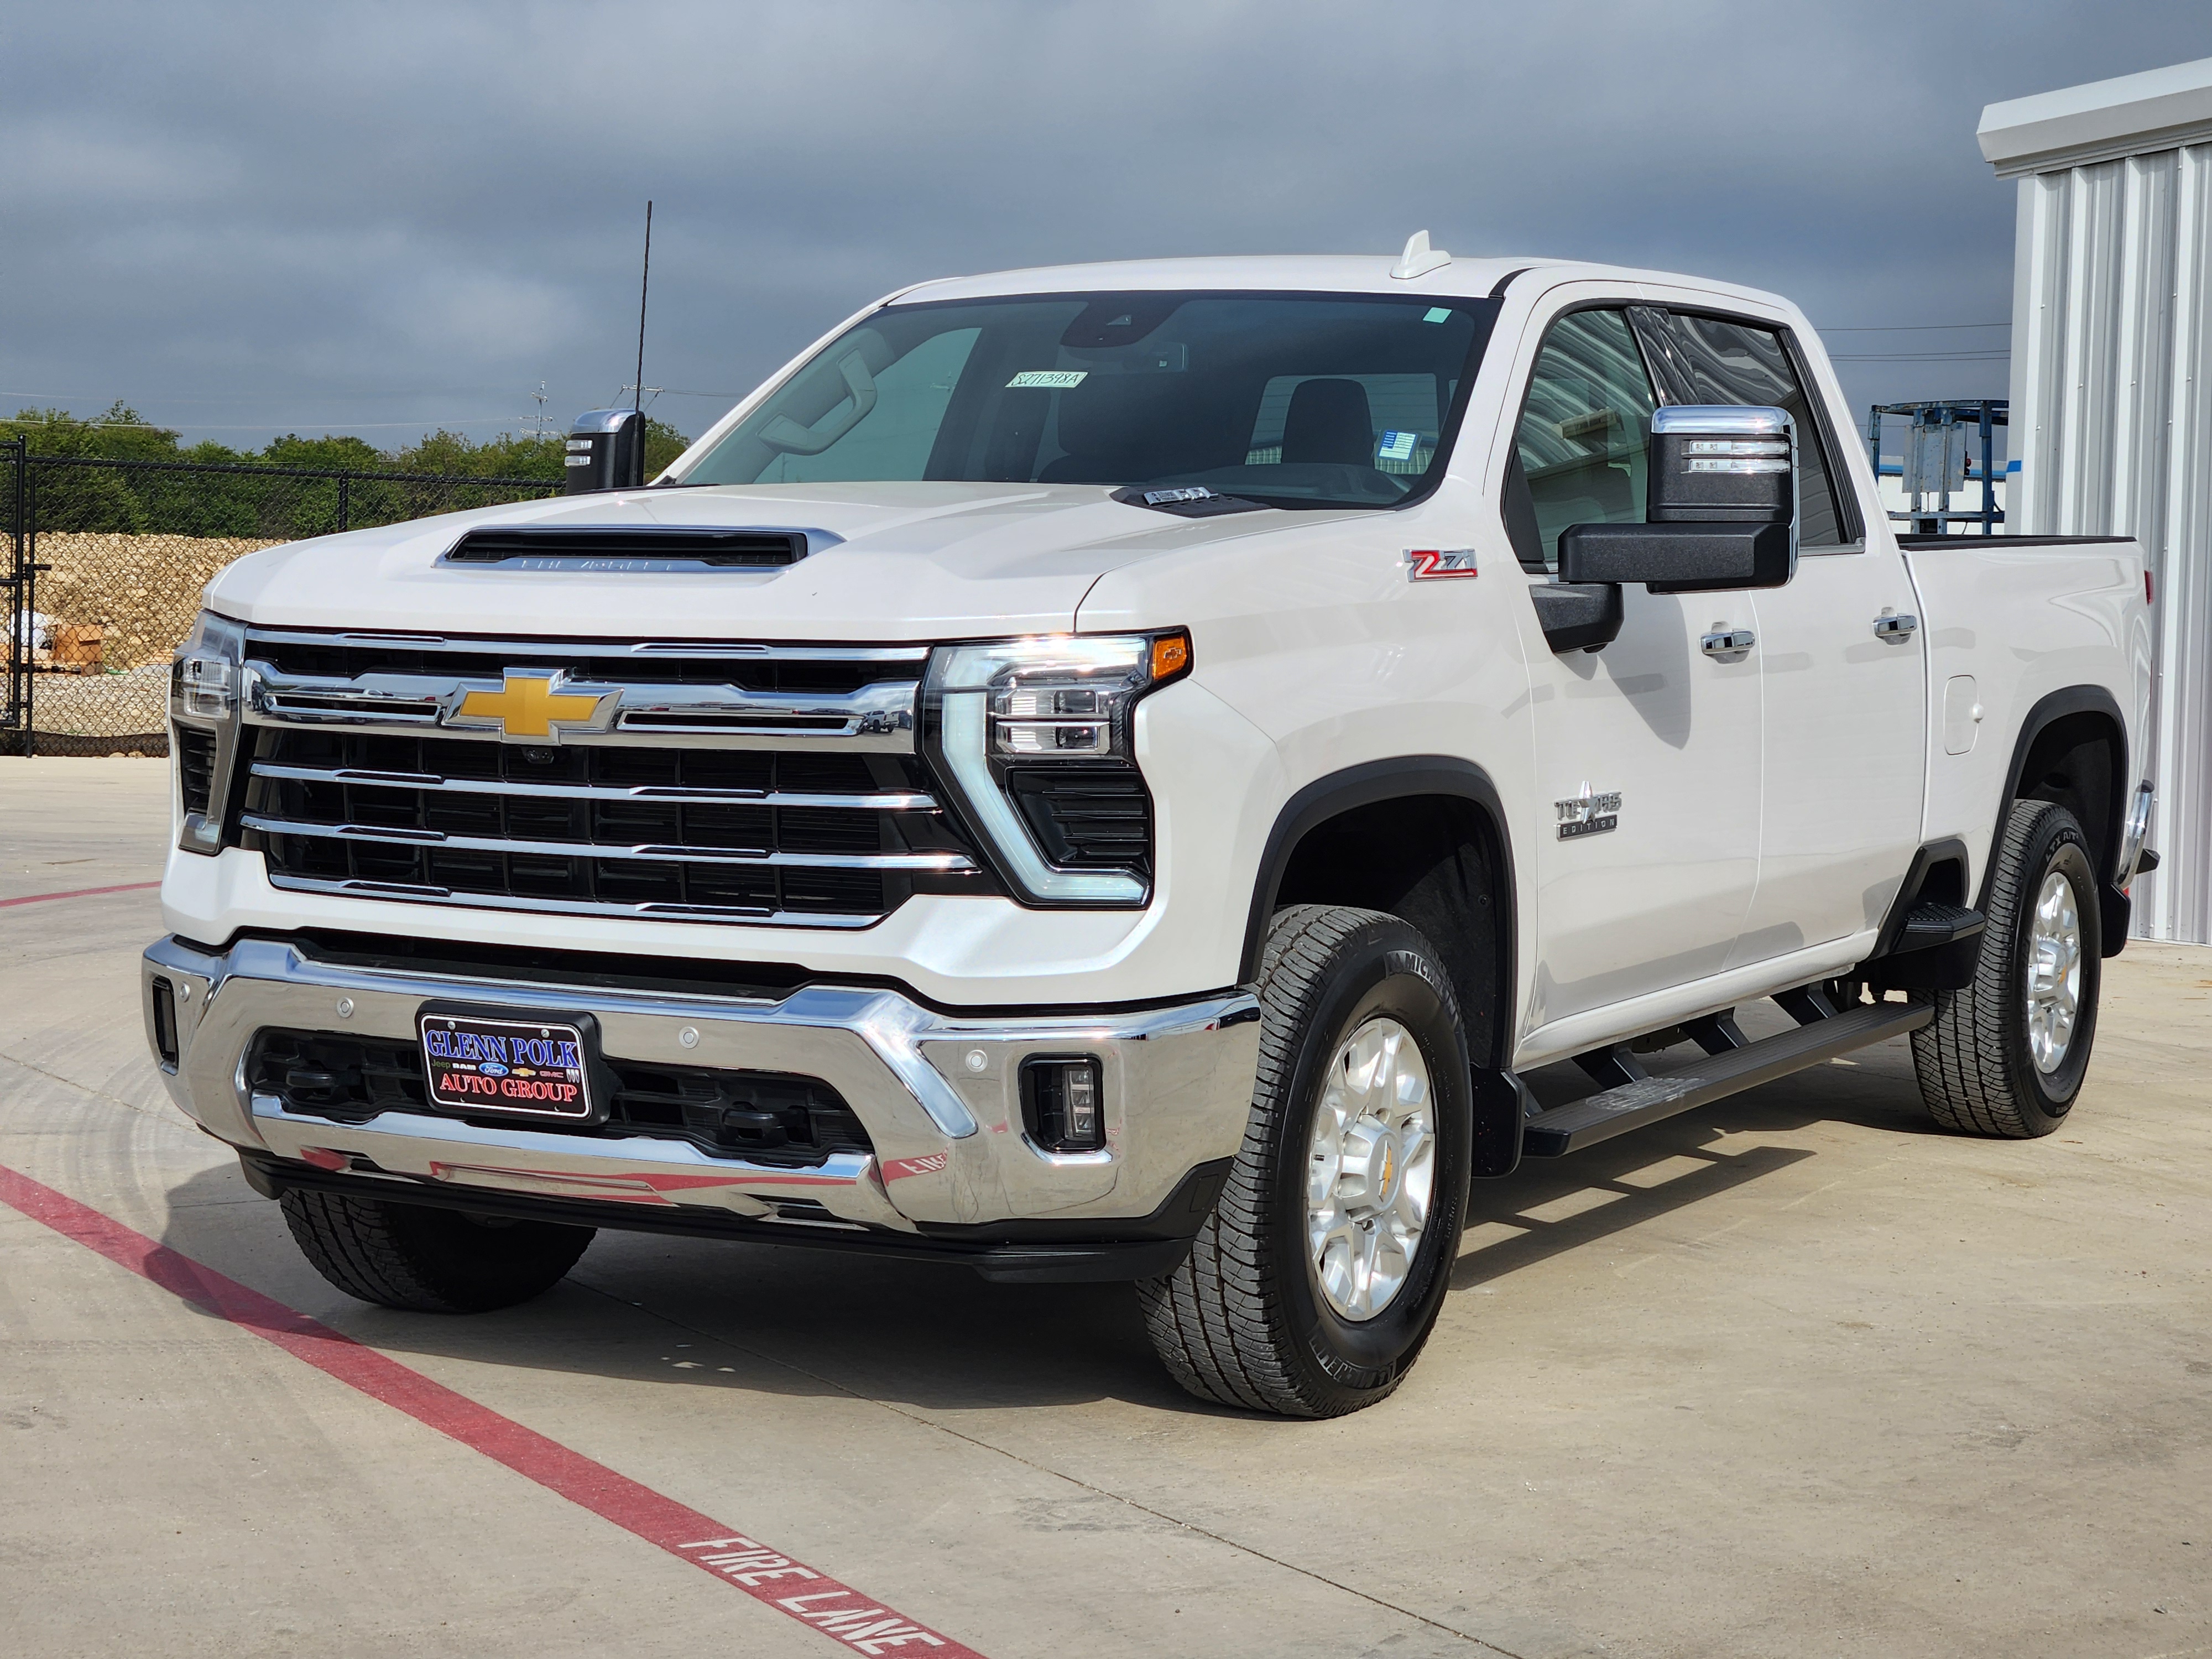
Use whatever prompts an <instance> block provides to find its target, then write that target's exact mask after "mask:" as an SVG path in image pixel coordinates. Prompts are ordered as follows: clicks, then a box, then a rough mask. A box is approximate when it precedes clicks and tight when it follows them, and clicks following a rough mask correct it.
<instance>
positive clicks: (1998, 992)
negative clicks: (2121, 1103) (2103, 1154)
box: [1912, 800, 2104, 1140]
mask: <svg viewBox="0 0 2212 1659" xmlns="http://www.w3.org/2000/svg"><path fill="white" fill-rule="evenodd" d="M2058 884H2063V887H2064V888H2065V889H2066V890H2067V895H2066V896H2070V900H2071V903H2072V905H2073V911H2074V917H2075V924H2074V927H2073V930H2072V938H2073V941H2074V946H2075V948H2074V951H2073V953H2072V958H2071V965H2072V967H2073V968H2074V969H2075V984H2076V986H2077V987H2078V989H2077V990H2076V993H2075V1012H2074V1017H2073V1019H2072V1022H2071V1026H2070V1030H2068V1031H2067V1033H2066V1036H2065V1041H2064V1043H2063V1050H2061V1051H2056V1052H2054V1050H2053V1049H2052V1048H2049V1047H2046V1048H2045V1049H2044V1051H2043V1054H2042V1056H2041V1058H2040V1059H2039V1054H2038V1050H2037V1047H2036V1030H2037V1024H2036V1022H2034V1021H2032V1020H2031V1018H2030V1013H2029V1007H2028V1000H2029V992H2030V987H2031V981H2032V978H2033V975H2034V974H2035V970H2036V957H2037V949H2038V947H2037V932H2038V922H2037V911H2038V907H2039V903H2040V902H2042V901H2043V900H2044V899H2045V897H2046V896H2047V895H2046V890H2050V895H2049V896H2057V886H2058ZM1989 894H1990V898H1989V909H1988V912H1987V918H1988V919H1987V925H1986V927H1985V928H1984V932H1983V934H1982V951H1981V958H1980V961H1979V963H1978V964H1977V966H1976V968H1975V969H1974V977H1973V981H1972V983H1971V984H1969V985H1968V986H1967V987H1966V988H1965V989H1964V990H1959V991H1937V992H1936V993H1934V997H1935V1000H1936V1018H1935V1020H1934V1021H1933V1022H1932V1023H1931V1024H1927V1025H1923V1026H1922V1027H1921V1028H1920V1029H1919V1030H1917V1031H1915V1032H1914V1033H1913V1034H1912V1066H1913V1070H1914V1072H1915V1073H1917V1075H1918V1077H1919V1079H1920V1097H1921V1099H1922V1100H1923V1101H1925V1102H1926V1103H1927V1106H1928V1110H1929V1114H1930V1115H1932V1116H1933V1117H1934V1118H1935V1120H1936V1122H1938V1123H1940V1124H1942V1126H1943V1127H1945V1128H1947V1129H1954V1130H1957V1131H1959V1132H1960V1133H1964V1134H1977V1135H1995V1136H2000V1137H2003V1138H2005V1139H2015V1140H2025V1139H2031V1138H2033V1137H2034V1136H2037V1135H2047V1134H2049V1133H2051V1131H2052V1130H2053V1129H2055V1128H2057V1127H2058V1126H2059V1125H2060V1124H2061V1123H2062V1122H2063V1121H2065V1118H2066V1114H2067V1113H2068V1112H2069V1110H2071V1109H2072V1108H2073V1105H2074V1097H2075V1095H2077V1094H2079V1093H2080V1092H2081V1079H2082V1076H2083V1074H2084V1073H2087V1070H2088V1067H2089V1049H2090V1046H2091V1044H2092V1043H2093V1042H2094V1040H2095V1038H2096V1034H2097V988H2098V980H2099V968H2100V963H2101V962H2102V960H2103V945H2104V938H2103V933H2102V929H2101V927H2100V910H2099V908H2098V895H2097V876H2096V870H2095V866H2093V864H2092V863H2091V861H2090V854H2089V843H2088V841H2087V837H2086V836H2083V835H2082V833H2081V824H2080V823H2077V822H2076V821H2075V817H2074V815H2073V814H2072V813H2071V812H2069V811H2067V810H2066V809H2065V808H2064V807H2063V806H2059V805H2054V804H2053V803H2051V802H2050V801H2042V800H2023V801H2015V802H2014V803H2013V807H2012V811H2010V812H2009V813H2008V815H2007V816H2006V818H2005V823H2004V828H2003V830H2002V832H2001V833H2000V835H1999V836H1998V837H1997V848H1996V869H1995V871H1994V872H1993V873H1992V875H1991V877H1990V887H1989ZM2054 931H2056V932H2057V933H2060V935H2061V936H2062V937H2063V933H2064V930H2063V928H2062V929H2057V930H2053V929H2051V927H2049V926H2048V924H2047V923H2046V925H2045V933H2046V934H2048V933H2051V932H2054ZM2061 977H2063V975H2061ZM2046 982H2047V981H2046ZM2046 1006H2050V1005H2048V1004H2046ZM2045 1029H2047V1027H2046V1028H2045ZM2054 1061H2055V1063H2048V1062H2054Z"/></svg>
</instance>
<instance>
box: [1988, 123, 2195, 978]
mask: <svg viewBox="0 0 2212 1659" xmlns="http://www.w3.org/2000/svg"><path fill="white" fill-rule="evenodd" d="M2019 191H2020V204H2019V224H2018V245H2017V248H2016V252H2015V265H2014V270H2015V277H2014V281H2015V292H2014V297H2013V322H2012V388H2011V390H2012V423H2011V433H2010V438H2011V443H2012V453H2014V454H2015V455H2016V456H2018V457H2019V458H2020V462H2021V474H2020V483H2019V485H2018V487H2017V489H2015V492H2014V495H2013V501H2014V503H2015V511H2014V513H2013V521H2012V523H2011V524H2010V525H2009V526H2008V528H2009V529H2011V530H2012V531H2014V532H2016V533H2020V534H2026V535H2033V534H2037V533H2042V534H2045V535H2053V534H2056V535H2128V536H2134V537H2136V538H2138V539H2139V540H2141V541H2142V544H2143V548H2144V550H2145V552H2146V553H2147V554H2148V556H2149V559H2150V563H2151V570H2152V580H2153V582H2154V590H2155V592H2156V596H2157V603H2156V605H2155V607H2154V612H2153V623H2154V627H2155V628H2156V629H2157V632H2158V641H2159V647H2158V652H2159V673H2158V685H2157V692H2156V696H2154V701H2153V709H2154V714H2153V720H2152V727H2151V731H2150V733H2149V739H2150V741H2149V747H2148V750H2147V751H2146V757H2145V758H2146V759H2147V760H2148V765H2147V766H2145V767H2144V768H2143V769H2144V770H2145V771H2147V772H2148V774H2149V775H2150V776H2151V777H2153V778H2154V780H2155V781H2157V784H2158V792H2159V793H2158V809H2157V816H2156V817H2155V818H2154V820H2153V823H2152V827H2151V835H2150V843H2149V844H2150V845H2151V846H2153V847H2154V848H2158V849H2159V852H2160V855H2161V858H2162V860H2163V863H2162V866H2161V867H2160V869H2159V870H2157V871H2156V872H2154V873H2153V874H2151V875H2148V876H2145V877H2142V878H2140V879H2139V880H2138V881H2137V882H2136V887H2135V898H2136V925H2135V930H2134V931H2135V932H2136V933H2138V934H2142V935H2144V936H2147V937H2148V938H2152V939H2180V940H2186V941H2190V942H2192V943H2196V944H2205V943H2212V143H2198V144H2183V145H2177V146H2175V147H2173V148H2171V149H2158V150H2153V151H2151V152H2150V153H2148V154H2144V155H2124V156H2121V157H2118V158H2117V159H2113V160H2110V161H2095V162H2093V163H2091V164H2089V165H2084V166H2076V167H2057V168H2054V169H2052V170H2051V171H2047V172H2038V173H2028V174H2027V175H2026V176H2024V177H2022V178H2021V179H2020V180H2019Z"/></svg>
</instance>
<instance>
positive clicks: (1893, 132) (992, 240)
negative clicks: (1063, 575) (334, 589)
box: [0, 0, 2212, 444]
mask: <svg viewBox="0 0 2212 1659" xmlns="http://www.w3.org/2000/svg"><path fill="white" fill-rule="evenodd" d="M10 11H11V15H10V16H9V19H8V20H7V21H4V22H0V89H4V91H3V92H0V147H4V148H0V154H5V155H7V156H8V158H9V160H8V163H7V165H6V166H5V167H0V404H4V405H5V406H6V407H7V408H9V409H12V408H13V407H15V405H16V404H24V403H55V404H62V405H64V406H65V407H70V408H73V409H75V410H76V411H77V412H79V413H81V414H89V413H92V412H94V411H95V410H97V409H99V408H100V407H104V406H105V405H106V403H107V402H109V401H110V400H112V399H113V398H125V399H127V400H129V401H131V402H132V403H134V404H137V406H138V407H139V408H140V409H141V410H143V412H145V413H146V414H148V415H149V416H152V417H154V418H156V419H159V420H161V421H163V422H169V423H172V424H176V425H179V426H182V427H184V428H186V433H187V436H188V437H191V436H197V435H203V434H204V435H210V436H220V437H222V438H223V439H224V440H225V441H229V442H233V443H239V444H251V443H258V442H259V441H262V440H263V439H265V438H266V437H267V436H268V435H271V434H272V433H275V432H278V431H283V430H286V429H290V428H295V427H296V428H299V429H301V430H303V431H313V432H319V431H321V430H324V429H337V430H343V429H356V430H359V431H361V432H362V435H364V436H367V437H369V438H370V439H371V440H372V441H376V442H379V443H380V444H384V443H392V444H396V443H399V442H404V441H410V440H411V438H412V437H414V436H416V435H419V432H420V430H421V429H422V428H424V427H426V426H429V425H437V424H444V425H447V426H451V427H456V428H463V429H466V430H469V431H471V432H472V433H474V434H477V435H485V434H488V433H489V432H490V431H492V430H494V429H496V428H500V427H502V426H512V425H513V423H514V422H516V421H517V420H519V419H520V417H522V416H525V415H526V413H527V412H528V410H530V408H531V406H532V405H531V404H530V401H529V396H528V394H529V393H530V392H531V391H532V389H534V388H535V387H536V386H537V385H538V382H539V381H540V380H544V381H545V382H547V385H548V392H549V395H550V407H551V408H552V410H554V412H555V413H556V416H566V415H567V414H568V413H570V412H573V411H574V410H578V409H581V408H584V407H587V406H589V405H592V404H598V403H601V402H605V401H606V400H608V399H609V398H611V397H612V396H613V394H614V392H615V389H616V387H617V386H620V385H622V384H623V383H624V382H625V381H627V380H629V378H630V377H631V368H630V364H631V354H632V352H633V351H634V349H635V339H634V330H635V313H636V298H637V296H636V280H637V255H638V247H637V243H638V237H639V232H640V228H641V223H640V222H641V216H642V210H643V204H644V202H645V199H646V197H648V196H651V197H653V198H654V199H655V201H656V203H657V206H656V209H655V219H654V243H653V256H654V257H653V265H654V295H653V319H652V331H651V339H650V343H649V347H648V354H647V381H648V383H649V384H654V385H660V386H666V387H669V388H671V389H672V390H671V392H670V393H668V394H667V395H665V396H664V397H663V398H662V400H661V402H660V404H659V407H658V409H657V410H656V412H657V413H659V414H661V415H663V416H665V417H667V418H669V419H671V420H672V421H674V422H676V423H677V424H678V425H679V426H682V427H684V428H685V429H687V430H690V431H694V432H696V431H697V430H699V429H701V428H702V427H703V426H704V425H705V424H706V423H707V422H708V420H710V419H711V418H712V417H713V416H714V415H715V414H717V413H719V412H720V409H721V407H722V406H723V403H722V402H720V401H717V400H716V398H714V397H711V396H710V397H694V396H678V395H677V394H678V393H679V392H681V393H691V392H706V393H713V394H726V393H734V392H741V391H743V390H744V388H746V387H747V386H750V385H751V384H752V383H754V382H755V381H756V380H758V379H759V378H760V377H761V376H762V375H763V374H765V373H767V372H768V371H769V370H770V369H771V368H774V367H775V365H776V364H777V363H778V362H781V360H782V359H784V358H785V357H786V356H788V355H789V353H790V352H792V351H793V350H794V349H798V348H799V346H801V345H803V344H804V343H805V342H806V341H807V340H809V339H811V338H812V337H814V336H815V335H816V334H817V333H818V332H820V331H822V329H823V328H824V327H826V326H828V325H829V324H831V323H833V322H834V321H835V320H836V319H838V318H840V317H842V316H843V315H844V314H845V313H848V312H849V311H851V310H852V309H854V307H857V306H859V305H860V304H862V303H864V302H865V301H867V300H868V299H870V298H872V297H873V296H874V295H878V294H880V293H882V292H884V291H885V290H887V289H891V288H894V287H897V286H900V285H902V284H903V283H908V282H912V281H915V280H917V279H920V278H923V277H928V276H939V275H945V274H949V273H953V272H958V271H965V270H986V269H992V268H996V267H1001V266H1009V265H1030V264H1056V263H1060V262H1064V261H1068V260H1079V259H1091V258H1121V257H1127V256H1146V255H1166V254H1182V253H1210V252H1349V251H1363V250H1364V251H1371V252H1377V253H1383V252H1394V251H1395V249H1396V247H1397V246H1398V245H1399V244H1400V243H1401V242H1402V241H1403V240H1404V239H1405V237H1406V236H1407V234H1408V233H1409V232H1411V231H1413V230H1414V229H1416V228H1420V227H1422V226H1426V227H1428V228H1429V229H1430V230H1431V233H1432V234H1433V236H1434V239H1435V240H1436V242H1437V244H1438V245H1439V246H1444V247H1449V248H1454V249H1456V250H1459V251H1461V252H1467V253H1476V252H1483V253H1492V252H1496V253H1512V252H1528V253H1552V254H1570V255H1577V256H1584V257H1590V258H1602V259H1613V260H1620V261H1624V262H1629V263H1636V264H1658V265H1663V266H1667V267H1670V268H1675V269H1681V270H1692V271H1700V272H1706V273H1710V274H1713V275H1716V276H1727V277H1729V278H1731V279H1735V280H1738V281H1744V282H1749V283H1757V284H1760V285H1764V286H1767V287H1771V288H1776V289H1782V290H1784V291H1785V292H1787V293H1789V294H1790V295H1792V296H1793V297H1795V298H1796V299H1798V300H1799V301H1801V302H1802V303H1803V304H1804V305H1805V306H1806V307H1807V309H1808V311H1809V312H1810V313H1812V315H1813V316H1814V318H1815V319H1817V320H1819V321H1820V323H1821V324H1822V325H1825V326H1830V327H1838V326H1847V325H1870V324H1902V323H1911V324H1924V323H1941V324H1952V323H1983V322H1993V321H1998V320H2002V319H2003V318H2004V317H2005V316H2006V314H2007V309H2008V304H2009V295H2010V278H2009V270H2010V261H2011V257H2012V231H2011V222H2012V199H2013V198H2012V187H2011V186H2010V185H2005V184H2001V183H1999V182H1998V181H1996V180H1995V179H1992V178H1991V177H1990V174H1989V172H1988V169H1987V168H1986V167H1984V165H1983V164H1982V162H1981V161H1980V160H1979V157H1978V152H1977V151H1976V149H1975V146H1974V142H1973V129H1974V124H1975V121H1976V119H1977V118H1978V114H1979V112H1980V109H1981V106H1982V105H1983V104H1984V103H1985V102H1988V101H1990V100H1995V99H1999V98H2008V97H2015V96H2018V95H2021V94H2026V93H2029V92H2034V91H2039V90H2043V89H2045V88H2051V87H2055V86H2060V85H2066V84H2070V83H2072V82H2079V81H2084V80H2090V79H2095V78H2099V77H2101V76H2110V75H2118V74H2124V73H2127V72H2130V71H2131V70H2139V69H2143V68H2148V67H2151V66H2154V65H2155V64H2162V63H2170V62H2176V61H2180V60H2184V59H2188V58H2198V57H2203V56H2205V55H2207V54H2208V53H2212V10H2209V9H2207V8H2206V7H2205V6H2204V5H2203V3H2202V0H2191V3H2136V4H2130V5H2128V6H2125V7H2113V6H2066V5H2059V4H2051V3H2037V0H2016V3H2011V4H2004V5H1997V4H1963V5H1951V6H1944V7H1929V6H1925V5H1906V4H1895V3H1887V0H1884V3H1863V4H1855V5H1852V6H1849V7H1844V6H1832V7H1831V6H1817V7H1816V6H1811V5H1790V4H1782V3H1766V4H1751V3H1719V0H1705V3H1700V0H1674V3H1669V4H1667V5H1663V6H1657V5H1650V4H1645V3H1596V0H1592V3H1581V4H1576V3H1556V4H1550V5H1542V6H1532V5H1526V4H1515V5H1498V4H1480V3H1458V4H1449V3H1447V4H1437V3H1430V0H1401V3H1397V4H1389V3H1382V4H1368V5H1364V6H1358V7H1354V6H1351V5H1346V4H1322V3H1305V0H1268V3H1264V4H1244V3H1204V0H1199V3H1188V0H1186V3H1182V4H1158V5H1155V4H1145V3H1124V0H1115V3H1104V0H1091V3H1060V4H1052V3H1015V0H1001V3H961V0H904V3H861V0H814V3H810V4H807V5H804V6H789V5H781V6H775V7H766V6H750V5H735V4H727V3H722V4H696V5H693V4H675V3H669V4H634V5H621V6H616V5H609V4H606V3H605V0H598V3H592V4H585V5H565V4H540V5H532V6H515V5H497V6H495V5H467V4H456V3H444V4H440V5H436V6H428V5H422V6H416V5H375V6H368V5H327V6H319V7H314V8H300V7H289V6H273V5H271V6H263V5H249V4H235V5H223V6H210V5H200V6H164V7H151V6H145V5H142V4H124V5H103V4H96V3H95V4H87V3H82V0H80V3H77V4H75V5H72V6H70V7H56V8H48V9H40V10H39V11H37V12H35V13H33V12H32V11H30V10H29V9H27V8H23V7H21V6H18V7H15V8H11V9H10ZM1830 344H1831V346H1832V349H1838V350H1839V351H1848V352H1853V353H1864V352H1869V351H1875V352H1892V353H1894V352H1904V351H1912V350H1964V349H1976V348H1978V349H1991V348H1997V349H2001V348H2002V344H2003V336H2002V333H2001V332H1993V331H1983V332H1979V333H1968V334H1949V333H1940V334H1927V335H1919V336H1915V335H1851V336H1843V337H1831V340H1830ZM1842 369H1843V372H1844V381H1845V386H1846V387H1847V389H1848V390H1849V391H1850V393H1851V395H1852V398H1853V400H1854V401H1855V402H1865V401H1867V400H1869V399H1870V398H1876V397H1880V398H1886V399H1887V398H1906V397H1917V396H1938V395H1953V394H1956V395H1974V394H1978V393H1984V392H2002V390H2003V388H2004V379H2005V373H2004V365H2003V363H2002V362H1994V361H1952V362H1929V361H1917V362H1881V363H1877V362H1844V364H1843V365H1842Z"/></svg>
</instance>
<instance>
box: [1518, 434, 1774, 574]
mask: <svg viewBox="0 0 2212 1659" xmlns="http://www.w3.org/2000/svg"><path fill="white" fill-rule="evenodd" d="M1644 516H1645V520H1646V522H1644V523H1643V524H1578V525H1571V526H1569V527H1568V528H1567V529H1565V531H1562V532H1560V535H1559V580H1562V581H1565V582H1642V583H1643V584H1644V586H1646V587H1648V588H1650V591H1651V592H1654V593H1705V592H1721V591H1724V590H1727V589H1732V588H1746V587H1779V586H1782V585H1783V584H1784V582H1786V581H1788V580H1790V577H1791V576H1792V575H1794V574H1796V568H1797V431H1796V422H1794V421H1792V420H1791V418H1790V416H1789V414H1788V412H1787V411H1785V410H1779V409H1765V408H1759V407H1753V406H1736V405H1729V404H1668V406H1666V407H1665V408H1662V409H1660V410H1656V411H1655V412H1654V413H1653V415H1652V417H1651V489H1650V507H1648V508H1647V509H1646V512H1645V515H1644Z"/></svg>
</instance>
